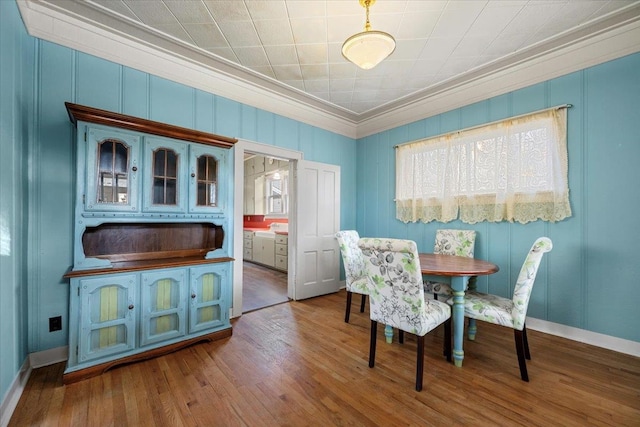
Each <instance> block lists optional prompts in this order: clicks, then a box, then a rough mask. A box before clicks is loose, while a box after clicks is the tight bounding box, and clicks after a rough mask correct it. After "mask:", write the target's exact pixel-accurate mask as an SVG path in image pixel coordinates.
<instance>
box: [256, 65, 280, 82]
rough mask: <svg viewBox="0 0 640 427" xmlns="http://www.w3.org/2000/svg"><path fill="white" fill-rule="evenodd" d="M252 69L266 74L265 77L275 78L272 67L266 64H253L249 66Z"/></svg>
mask: <svg viewBox="0 0 640 427" xmlns="http://www.w3.org/2000/svg"><path fill="white" fill-rule="evenodd" d="M250 68H251V69H252V70H253V71H255V72H257V73H259V74H262V75H263V76H267V77H271V78H272V79H274V80H275V78H276V75H275V74H274V72H273V68H271V66H269V65H267V66H254V67H250Z"/></svg>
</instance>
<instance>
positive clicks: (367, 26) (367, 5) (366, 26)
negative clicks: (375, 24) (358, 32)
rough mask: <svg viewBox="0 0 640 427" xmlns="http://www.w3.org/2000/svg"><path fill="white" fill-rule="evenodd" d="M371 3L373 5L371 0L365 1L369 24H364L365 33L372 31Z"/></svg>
mask: <svg viewBox="0 0 640 427" xmlns="http://www.w3.org/2000/svg"><path fill="white" fill-rule="evenodd" d="M370 3H371V0H365V1H364V7H365V9H366V10H367V22H365V24H364V30H365V31H369V30H371V23H370V22H369V4H370Z"/></svg>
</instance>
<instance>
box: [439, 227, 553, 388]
mask: <svg viewBox="0 0 640 427" xmlns="http://www.w3.org/2000/svg"><path fill="white" fill-rule="evenodd" d="M552 248H553V244H552V243H551V240H550V239H549V238H547V237H540V238H538V239H537V240H536V241H535V243H534V244H533V246H532V247H531V250H530V251H529V254H528V255H527V257H526V259H525V260H524V263H523V264H522V269H521V270H520V274H519V275H518V280H517V281H516V285H515V288H514V289H513V298H511V299H509V298H503V297H500V296H497V295H491V294H484V293H481V292H476V291H468V292H467V293H466V295H465V301H464V315H465V316H466V317H468V318H470V319H477V320H482V321H483V322H489V323H494V324H496V325H501V326H505V327H507V328H512V329H513V330H514V336H515V342H516V352H517V354H518V364H519V365H520V377H521V378H522V380H523V381H529V375H528V373H527V364H526V360H525V359H531V354H530V353H529V342H528V341H527V328H526V326H525V320H526V317H527V308H528V307H529V298H530V297H531V290H532V289H533V284H534V282H535V280H536V274H537V272H538V267H540V262H541V261H542V256H543V255H544V254H545V253H547V252H549V251H550V250H551V249H552ZM447 303H449V304H451V305H452V304H453V298H450V299H449V300H448V301H447Z"/></svg>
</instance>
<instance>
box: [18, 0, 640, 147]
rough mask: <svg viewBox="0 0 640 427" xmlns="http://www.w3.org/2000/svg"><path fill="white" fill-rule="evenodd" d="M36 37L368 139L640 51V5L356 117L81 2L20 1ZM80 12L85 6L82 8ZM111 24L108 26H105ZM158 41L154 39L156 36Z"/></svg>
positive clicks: (26, 22) (314, 124)
mask: <svg viewBox="0 0 640 427" xmlns="http://www.w3.org/2000/svg"><path fill="white" fill-rule="evenodd" d="M17 4H18V6H19V9H20V13H21V15H22V19H23V21H24V23H25V27H26V28H27V31H28V32H29V34H30V35H32V36H34V37H38V38H40V39H43V40H47V41H50V42H53V43H57V44H60V45H62V46H66V47H69V48H72V49H75V50H77V51H80V52H84V53H88V54H91V55H94V56H97V57H99V58H103V59H106V60H109V61H113V62H115V63H118V64H122V65H125V66H128V67H131V68H134V69H137V70H140V71H143V72H146V73H149V74H153V75H156V76H159V77H163V78H166V79H168V80H171V81H175V82H179V83H182V84H185V85H188V86H191V87H194V88H197V89H200V90H203V91H206V92H209V93H212V94H215V95H218V96H222V97H225V98H228V99H231V100H234V101H237V102H240V103H243V104H246V105H250V106H252V107H255V108H259V109H263V110H266V111H269V112H272V113H274V114H279V115H282V116H285V117H288V118H291V119H294V120H297V121H300V122H303V123H307V124H309V125H312V126H316V127H319V128H322V129H325V130H327V131H330V132H335V133H337V134H340V135H344V136H347V137H349V138H363V137H366V136H369V135H373V134H376V133H379V132H383V131H386V130H389V129H393V128H395V127H398V126H401V125H404V124H408V123H412V122H415V121H418V120H422V119H425V118H427V117H431V116H434V115H437V114H441V113H444V112H447V111H450V110H453V109H456V108H460V107H463V106H465V105H469V104H472V103H474V102H478V101H482V100H484V99H488V98H491V97H494V96H498V95H502V94H505V93H508V92H511V91H514V90H517V89H521V88H524V87H527V86H530V85H533V84H537V83H540V82H543V81H546V80H550V79H553V78H556V77H559V76H562V75H565V74H569V73H571V72H575V71H579V70H582V69H585V68H587V67H590V66H594V65H598V64H601V63H603V62H606V61H610V60H613V59H617V58H620V57H623V56H626V55H629V54H632V53H636V52H639V51H640V2H637V3H633V4H631V5H630V6H629V7H627V8H624V9H622V10H620V11H618V12H616V13H614V14H611V15H608V16H607V17H605V18H603V19H600V20H598V21H596V22H593V23H591V24H589V25H586V26H584V27H581V28H578V29H576V30H573V31H569V32H566V33H564V34H562V35H560V36H559V37H556V38H553V39H550V40H547V41H545V42H543V43H540V44H538V45H536V46H532V47H530V48H528V49H523V50H522V51H518V52H516V53H514V54H513V55H510V56H509V57H505V58H501V59H499V60H497V61H494V62H493V63H491V64H488V65H487V66H484V67H480V68H478V69H475V70H471V71H470V72H468V73H465V74H464V75H462V76H459V77H457V78H454V79H451V80H449V81H446V82H443V83H442V84H439V85H436V86H433V87H429V88H426V89H425V90H423V91H420V92H417V93H414V94H412V95H409V96H407V97H404V98H402V99H399V100H397V101H393V102H391V103H388V104H385V105H383V106H381V107H379V108H376V109H373V110H370V111H367V112H365V113H363V114H356V113H353V112H351V111H348V110H346V109H343V108H340V107H338V106H335V105H333V104H330V103H327V102H326V101H323V100H321V99H319V98H316V97H313V96H311V95H308V94H306V93H304V92H302V91H299V90H297V89H294V88H291V87H289V86H286V85H284V84H282V83H280V82H277V81H275V80H273V79H270V78H268V77H264V76H261V75H259V74H257V73H254V72H251V71H250V70H247V69H245V68H242V67H239V66H238V65H236V64H233V63H231V62H230V61H227V60H225V59H223V58H219V59H216V58H213V57H211V55H210V54H205V53H204V52H199V51H196V50H194V49H193V48H191V47H188V46H186V45H183V44H181V42H179V41H178V40H173V39H168V38H162V37H160V36H158V35H157V34H153V33H151V32H150V31H146V30H145V29H141V28H140V27H138V26H135V25H132V24H128V23H127V22H124V21H123V20H121V19H116V18H115V17H110V16H108V15H107V16H106V18H105V16H104V15H102V14H101V15H100V19H101V21H102V22H103V23H98V22H97V20H93V19H91V18H85V16H88V17H97V15H98V14H99V12H98V11H96V10H95V9H92V8H90V7H88V6H86V4H84V3H82V2H77V1H72V2H64V3H60V4H64V5H66V6H67V7H68V8H63V7H61V6H58V5H56V4H54V3H53V1H51V0H40V1H35V0H17ZM71 7H73V8H74V10H77V11H81V12H82V13H81V14H79V13H76V12H74V11H72V10H70V8H71ZM104 22H106V24H105V23H104ZM149 40H151V41H149Z"/></svg>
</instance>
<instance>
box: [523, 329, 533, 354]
mask: <svg viewBox="0 0 640 427" xmlns="http://www.w3.org/2000/svg"><path fill="white" fill-rule="evenodd" d="M522 340H523V341H524V357H526V358H527V360H531V353H529V340H527V325H523V327H522Z"/></svg>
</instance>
